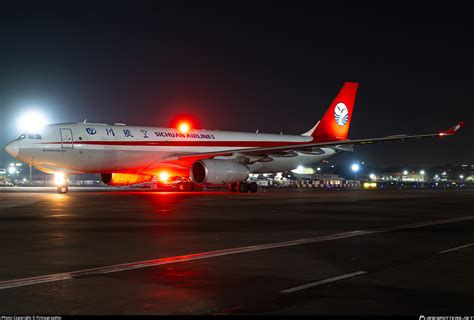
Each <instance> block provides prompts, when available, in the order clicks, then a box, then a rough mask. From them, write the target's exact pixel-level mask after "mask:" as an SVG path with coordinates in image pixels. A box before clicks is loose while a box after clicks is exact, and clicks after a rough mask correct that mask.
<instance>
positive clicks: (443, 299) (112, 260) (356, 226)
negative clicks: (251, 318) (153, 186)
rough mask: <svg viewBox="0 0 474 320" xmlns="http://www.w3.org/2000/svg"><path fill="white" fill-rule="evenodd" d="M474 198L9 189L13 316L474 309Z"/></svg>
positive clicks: (0, 295)
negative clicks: (63, 191) (63, 192)
mask: <svg viewBox="0 0 474 320" xmlns="http://www.w3.org/2000/svg"><path fill="white" fill-rule="evenodd" d="M81 190H82V191H81ZM473 204H474V190H462V189H459V190H430V189H426V190H341V191H313V190H285V191H267V192H259V193H256V194H230V193H227V192H219V191H216V192H201V193H168V192H132V191H128V192H125V191H120V192H118V191H103V190H97V189H94V190H89V191H85V189H79V191H78V190H72V191H71V192H70V193H68V194H67V195H59V194H56V193H55V192H54V191H52V189H51V190H49V189H47V190H44V189H25V190H17V191H16V192H10V191H9V189H8V188H1V189H0V314H416V315H422V314H423V315H426V316H427V315H474V304H473V303H472V301H473V297H474V275H473V273H472V270H473V267H474V232H473V231H474V213H473V212H472V211H473V210H472V209H473Z"/></svg>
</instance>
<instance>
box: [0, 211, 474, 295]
mask: <svg viewBox="0 0 474 320" xmlns="http://www.w3.org/2000/svg"><path fill="white" fill-rule="evenodd" d="M466 220H474V216H467V217H460V218H451V219H443V220H434V221H426V222H417V223H410V224H403V225H398V226H391V227H382V228H376V229H367V230H355V231H348V232H342V233H336V234H330V235H326V236H320V237H315V238H307V239H298V240H290V241H283V242H274V243H268V244H261V245H253V246H246V247H238V248H230V249H223V250H216V251H208V252H201V253H192V254H187V255H182V256H174V257H168V258H159V259H153V260H145V261H138V262H131V263H123V264H116V265H111V266H105V267H98V268H91V269H84V270H78V271H72V272H64V273H55V274H49V275H44V276H35V277H29V278H21V279H13V280H5V281H0V290H5V289H10V288H17V287H23V286H31V285H35V284H41V283H50V282H56V281H63V280H71V279H78V278H82V277H85V276H92V275H101V274H108V273H113V272H120V271H128V270H133V269H142V268H149V267H154V266H159V265H165V264H171V263H180V262H186V261H193V260H199V259H208V258H214V257H220V256H226V255H231V254H238V253H245V252H252V251H259V250H269V249H275V248H283V247H291V246H298V245H303V244H308V243H316V242H324V241H331V240H339V239H347V238H353V237H360V236H364V235H369V234H377V233H384V232H390V231H398V230H406V229H413V228H421V227H426V226H434V225H440V224H446V223H453V222H460V221H466Z"/></svg>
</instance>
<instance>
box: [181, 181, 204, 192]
mask: <svg viewBox="0 0 474 320" xmlns="http://www.w3.org/2000/svg"><path fill="white" fill-rule="evenodd" d="M202 189H203V187H202V185H200V184H196V183H194V182H191V181H186V182H180V183H179V184H178V190H179V191H183V192H192V191H202Z"/></svg>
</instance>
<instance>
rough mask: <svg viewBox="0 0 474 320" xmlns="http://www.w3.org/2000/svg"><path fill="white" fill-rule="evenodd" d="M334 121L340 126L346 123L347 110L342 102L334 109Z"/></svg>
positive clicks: (347, 117)
mask: <svg viewBox="0 0 474 320" xmlns="http://www.w3.org/2000/svg"><path fill="white" fill-rule="evenodd" d="M334 119H335V120H336V123H337V124H338V125H340V126H343V125H345V124H346V123H347V120H348V119H349V110H347V107H346V105H345V104H344V103H343V102H339V103H338V104H337V105H336V107H335V108H334Z"/></svg>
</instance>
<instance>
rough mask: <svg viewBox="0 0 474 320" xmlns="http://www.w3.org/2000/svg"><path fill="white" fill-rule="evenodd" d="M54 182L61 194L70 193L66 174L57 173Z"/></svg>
mask: <svg viewBox="0 0 474 320" xmlns="http://www.w3.org/2000/svg"><path fill="white" fill-rule="evenodd" d="M54 182H55V184H56V185H57V186H58V188H57V190H58V193H59V194H66V193H67V192H68V191H69V188H68V187H67V181H66V176H65V174H64V173H60V172H58V173H56V174H55V175H54Z"/></svg>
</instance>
